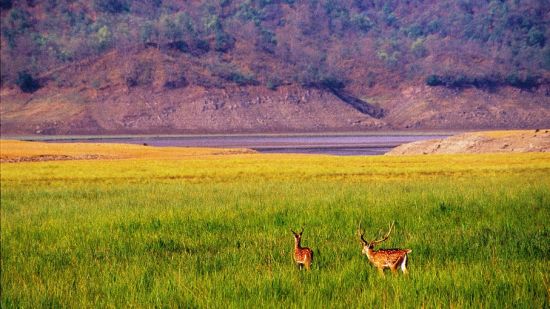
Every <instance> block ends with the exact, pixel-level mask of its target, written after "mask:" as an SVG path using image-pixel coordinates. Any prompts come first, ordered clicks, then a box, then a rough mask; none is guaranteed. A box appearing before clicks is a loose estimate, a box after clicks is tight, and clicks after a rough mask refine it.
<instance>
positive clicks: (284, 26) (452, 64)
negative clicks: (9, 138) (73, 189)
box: [0, 0, 550, 134]
mask: <svg viewBox="0 0 550 309" xmlns="http://www.w3.org/2000/svg"><path fill="white" fill-rule="evenodd" d="M546 2H547V1H522V2H521V3H518V2H514V1H504V2H495V1H492V2H489V3H485V2H484V3H477V2H470V1H459V2H455V1H431V0H426V1H407V2H402V1H332V0H320V1H313V0H312V1H291V0H285V1H282V0H270V1H267V0H246V1H237V0H234V1H219V2H212V1H187V2H181V1H169V0H154V1H153V0H150V1H139V2H137V1H134V2H130V1H124V0H94V1H78V0H76V1H74V0H73V1H64V0H58V1H48V2H35V1H6V0H4V1H2V3H1V5H0V8H1V15H2V32H1V44H2V49H1V61H2V66H1V68H2V69H1V82H2V83H1V90H0V99H1V101H2V104H1V106H0V116H1V130H2V133H4V134H6V133H16V134H17V133H19V134H22V133H25V134H28V133H33V134H84V133H88V134H89V133H96V134H101V133H161V132H162V133H194V132H201V133H206V132H288V131H326V130H330V131H342V130H346V131H349V130H353V131H360V130H372V129H473V128H536V127H548V126H550V120H549V119H550V82H549V80H550V73H549V69H550V47H549V46H548V45H549V44H548V43H547V42H546V41H547V38H548V37H550V33H549V30H548V28H549V27H548V24H549V19H550V18H549V15H548V11H547V10H546V9H545V8H547V7H548V6H547V5H546V4H548V3H546Z"/></svg>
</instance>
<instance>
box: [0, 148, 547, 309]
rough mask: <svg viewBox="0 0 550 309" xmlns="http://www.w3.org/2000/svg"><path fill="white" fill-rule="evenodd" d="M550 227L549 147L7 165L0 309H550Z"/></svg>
mask: <svg viewBox="0 0 550 309" xmlns="http://www.w3.org/2000/svg"><path fill="white" fill-rule="evenodd" d="M391 221H395V226H396V229H395V231H394V232H393V234H392V236H391V237H390V239H389V240H388V241H387V242H386V243H384V244H383V246H382V247H402V248H410V249H412V250H413V252H412V253H411V254H410V256H409V271H410V274H409V275H408V276H403V275H401V274H399V275H398V276H393V275H392V274H391V273H389V272H387V273H386V276H385V277H381V276H380V275H379V274H378V273H377V270H376V269H375V268H374V267H372V266H371V265H370V264H369V263H368V261H367V258H366V257H365V256H362V255H361V254H360V252H361V246H360V244H359V240H358V237H357V235H356V230H357V226H358V223H359V222H361V224H362V226H363V228H364V229H365V230H366V235H367V236H368V237H372V238H374V237H375V236H376V235H377V233H378V231H379V230H380V229H385V228H387V225H388V223H389V222H391ZM549 222H550V155H549V154H499V155H496V154H493V155H446V156H423V157H330V156H308V155H260V154H239V155H197V156H193V157H189V158H184V159H169V158H167V159H162V158H159V157H156V158H154V159H147V158H138V159H121V160H96V161H51V162H28V163H2V164H1V228H2V230H1V236H2V251H1V263H2V265H1V266H2V274H1V283H2V296H1V307H2V308H11V307H26V308H34V307H96V306H99V307H127V306H138V307H142V306H144V307H150V306H156V307H214V308H216V307H222V306H224V307H225V306H227V307H244V308H248V307H253V306H254V307H315V306H319V307H323V308H338V307H341V308H347V307H350V306H351V307H364V308H371V307H378V308H379V307H388V308H400V307H406V308H408V307H412V308H415V307H421V306H425V307H428V308H433V307H459V308H461V307H462V308H468V307H476V308H479V307H484V308H487V307H489V308H505V307H520V308H548V307H549V306H550V298H549V297H550V227H549ZM301 226H304V228H305V232H304V236H303V245H305V246H309V247H311V248H312V249H313V250H314V252H315V260H314V264H313V269H312V271H311V272H305V271H299V270H298V269H297V268H296V267H295V265H294V264H293V262H292V257H291V252H292V249H293V237H292V234H291V232H290V229H291V228H292V229H299V228H300V227H301Z"/></svg>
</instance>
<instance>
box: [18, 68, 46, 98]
mask: <svg viewBox="0 0 550 309" xmlns="http://www.w3.org/2000/svg"><path fill="white" fill-rule="evenodd" d="M15 84H16V85H17V86H19V89H21V91H23V92H26V93H32V92H35V91H36V90H38V89H40V82H39V81H38V80H37V79H35V78H34V77H33V76H32V75H31V74H29V73H28V72H26V71H25V72H19V73H18V74H17V79H16V80H15Z"/></svg>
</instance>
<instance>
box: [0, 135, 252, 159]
mask: <svg viewBox="0 0 550 309" xmlns="http://www.w3.org/2000/svg"><path fill="white" fill-rule="evenodd" d="M245 153H254V151H253V150H250V149H219V148H181V147H179V148H178V147H149V146H144V145H129V144H101V143H43V142H24V141H14V140H0V160H1V161H3V162H19V161H52V160H78V159H139V158H150V159H153V158H156V159H160V158H164V159H180V158H188V157H193V156H208V155H227V154H245Z"/></svg>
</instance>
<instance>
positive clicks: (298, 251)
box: [290, 227, 313, 270]
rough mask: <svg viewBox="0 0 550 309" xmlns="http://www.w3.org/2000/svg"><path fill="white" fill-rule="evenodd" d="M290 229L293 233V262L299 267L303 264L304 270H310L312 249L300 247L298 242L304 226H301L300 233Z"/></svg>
mask: <svg viewBox="0 0 550 309" xmlns="http://www.w3.org/2000/svg"><path fill="white" fill-rule="evenodd" d="M290 231H291V232H292V234H294V262H296V264H297V265H298V267H300V269H301V268H302V267H304V266H305V267H306V270H310V268H311V262H313V251H312V250H311V249H309V248H307V247H302V246H301V244H300V242H301V240H302V233H303V232H304V228H303V227H302V230H301V231H300V233H296V232H294V231H293V230H290Z"/></svg>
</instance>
